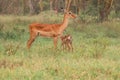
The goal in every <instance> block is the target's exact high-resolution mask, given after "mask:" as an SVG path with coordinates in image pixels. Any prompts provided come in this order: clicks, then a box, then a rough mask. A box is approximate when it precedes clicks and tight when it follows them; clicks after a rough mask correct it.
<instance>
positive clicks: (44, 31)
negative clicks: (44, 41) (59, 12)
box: [27, 2, 76, 48]
mask: <svg viewBox="0 0 120 80" xmlns="http://www.w3.org/2000/svg"><path fill="white" fill-rule="evenodd" d="M69 5H70V2H69V3H68V6H67V7H68V8H69ZM68 8H67V10H66V11H65V13H64V19H63V21H62V23H60V24H39V23H33V24H30V26H29V31H30V38H29V40H28V42H27V47H28V48H30V47H31V44H32V43H33V42H34V40H35V38H36V37H37V36H38V35H41V36H43V37H50V38H53V41H54V47H55V48H56V47H57V41H58V38H59V36H61V35H62V33H63V31H64V30H65V29H66V27H67V25H68V22H69V18H76V15H75V14H73V13H72V12H70V11H69V10H68Z"/></svg>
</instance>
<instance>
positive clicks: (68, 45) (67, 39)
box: [61, 35, 73, 51]
mask: <svg viewBox="0 0 120 80" xmlns="http://www.w3.org/2000/svg"><path fill="white" fill-rule="evenodd" d="M61 41H62V44H61V46H62V48H63V50H65V49H67V50H69V51H73V46H72V36H71V35H65V36H61Z"/></svg>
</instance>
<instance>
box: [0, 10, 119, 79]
mask: <svg viewBox="0 0 120 80" xmlns="http://www.w3.org/2000/svg"><path fill="white" fill-rule="evenodd" d="M48 13H49V14H50V15H47V14H48ZM53 15H54V16H53ZM45 16H47V17H45ZM62 17H63V15H61V14H58V15H56V14H53V13H50V12H43V13H41V14H39V15H36V16H0V43H1V44H0V79H1V80H88V79H89V80H119V79H120V27H119V25H120V23H119V22H120V20H117V19H112V20H110V21H106V22H103V23H94V21H93V22H92V21H91V19H89V20H90V23H76V22H74V21H73V20H70V24H69V26H68V28H67V29H66V31H65V32H64V34H71V35H72V36H73V46H74V52H68V51H62V49H61V48H60V41H59V44H58V49H57V50H54V49H53V42H52V40H51V39H49V38H43V37H38V38H37V39H36V41H35V42H34V43H33V45H32V47H31V49H30V50H27V48H26V42H27V40H28V38H29V32H28V26H29V24H30V23H32V22H39V23H59V22H61V20H62Z"/></svg>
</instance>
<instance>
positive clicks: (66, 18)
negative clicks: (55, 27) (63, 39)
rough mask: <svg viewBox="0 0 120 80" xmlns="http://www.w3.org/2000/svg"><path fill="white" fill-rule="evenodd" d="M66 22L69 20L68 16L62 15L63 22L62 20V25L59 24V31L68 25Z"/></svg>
mask: <svg viewBox="0 0 120 80" xmlns="http://www.w3.org/2000/svg"><path fill="white" fill-rule="evenodd" d="M68 22H69V19H68V16H67V15H64V19H63V22H62V25H61V31H60V32H63V31H64V30H65V28H66V27H67V25H68Z"/></svg>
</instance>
